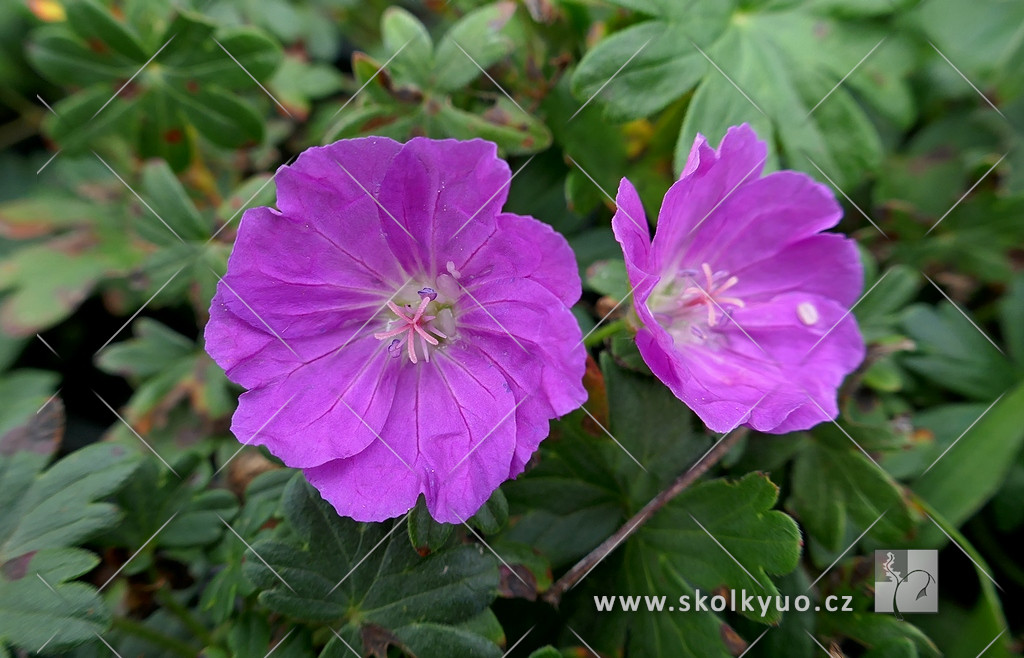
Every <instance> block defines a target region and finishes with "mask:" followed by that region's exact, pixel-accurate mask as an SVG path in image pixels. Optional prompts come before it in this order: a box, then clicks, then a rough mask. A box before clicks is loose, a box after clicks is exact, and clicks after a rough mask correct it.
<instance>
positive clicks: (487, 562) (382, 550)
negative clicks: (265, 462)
mask: <svg viewBox="0 0 1024 658" xmlns="http://www.w3.org/2000/svg"><path fill="white" fill-rule="evenodd" d="M282 506H283V510H282V511H283V513H284V516H285V519H286V520H287V523H288V526H287V528H288V532H287V533H279V534H278V536H277V537H275V538H274V539H267V540H263V541H260V542H258V543H257V544H255V545H254V546H253V552H254V553H255V554H256V555H257V556H259V558H260V559H258V560H255V561H253V560H250V561H248V562H247V563H246V567H245V573H246V575H247V576H248V577H249V578H250V579H251V580H252V581H253V583H255V584H256V586H257V587H258V588H260V589H261V590H263V591H262V593H261V594H260V601H261V602H263V603H264V604H265V605H266V606H267V607H268V608H269V609H271V610H274V611H276V612H279V613H281V614H283V615H287V616H289V617H292V618H295V619H299V620H305V621H312V622H319V623H325V624H328V625H330V626H331V628H333V629H334V630H335V632H336V633H337V634H338V635H339V637H336V638H334V639H331V640H330V642H329V643H328V645H327V647H326V649H325V652H330V651H335V652H341V651H342V650H343V649H344V642H348V643H349V644H352V645H359V644H360V643H361V644H362V645H363V646H365V647H366V648H367V649H368V650H377V649H378V648H381V647H386V646H389V645H395V646H400V647H405V648H407V650H409V651H412V652H413V653H414V654H415V655H420V656H442V655H450V654H445V653H443V652H444V651H445V650H446V648H447V650H448V651H455V652H456V653H459V652H460V651H464V652H467V653H465V654H462V653H459V655H495V656H500V655H501V652H500V651H499V650H498V648H497V646H496V645H494V644H493V643H492V642H490V641H489V640H487V639H486V638H483V637H481V636H480V635H478V634H476V633H474V632H472V631H467V630H463V629H460V628H457V625H458V624H459V623H461V622H465V621H466V620H468V619H470V618H472V617H473V616H474V615H476V614H479V613H480V612H482V611H483V610H485V609H486V607H487V605H488V604H489V603H490V602H491V601H492V600H493V598H494V595H495V593H496V590H497V585H498V571H497V567H496V565H495V562H494V561H493V559H491V557H490V555H489V554H487V553H486V552H485V549H484V548H483V547H480V546H469V545H466V546H459V547H455V548H453V549H451V550H448V551H444V552H442V553H438V554H435V555H430V556H427V557H420V556H419V555H417V553H416V551H414V550H413V549H412V547H410V546H409V543H408V541H407V540H406V539H405V538H404V537H402V536H401V533H398V532H396V530H397V529H398V528H399V527H400V525H401V523H399V524H397V525H394V526H393V527H391V528H390V529H389V528H388V527H387V526H386V525H385V524H368V523H356V522H354V521H351V520H349V519H344V518H340V517H338V515H337V514H336V513H335V511H334V509H333V508H332V507H331V506H330V505H329V504H328V503H327V502H325V501H324V500H323V499H321V498H320V495H319V494H318V493H317V492H316V490H315V489H313V488H312V487H311V486H309V484H307V483H306V481H305V479H304V478H302V477H301V476H296V477H294V478H293V479H292V480H291V482H290V483H289V484H288V487H287V488H286V490H285V493H284V497H283V501H282ZM343 639H344V642H343ZM328 655H331V654H328Z"/></svg>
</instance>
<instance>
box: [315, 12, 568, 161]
mask: <svg viewBox="0 0 1024 658" xmlns="http://www.w3.org/2000/svg"><path fill="white" fill-rule="evenodd" d="M515 9H516V8H515V5H514V4H513V3H511V2H498V3H495V4H491V5H487V6H484V7H481V8H479V9H477V10H475V11H472V12H470V13H468V14H467V15H465V16H463V17H462V18H461V19H460V20H458V21H456V22H455V23H454V24H453V25H452V26H451V28H450V29H449V31H448V32H446V33H445V34H444V36H443V37H442V38H441V39H440V40H439V41H438V43H437V45H436V47H435V46H434V44H433V42H432V40H431V37H430V34H429V32H428V31H427V29H426V27H424V25H423V24H422V23H421V22H420V21H419V20H418V19H417V18H416V17H415V16H413V15H412V14H410V13H409V12H408V11H406V10H404V9H400V8H398V7H392V8H390V9H389V10H388V11H386V12H385V13H384V16H383V18H382V21H381V32H382V38H383V45H384V47H385V49H386V51H387V52H388V59H387V60H386V61H387V67H385V64H384V63H382V62H380V61H378V60H377V59H375V58H373V57H371V56H370V55H367V54H365V53H361V52H356V53H355V54H354V55H353V58H352V69H353V72H354V74H355V78H356V82H357V83H359V86H360V89H364V90H365V91H364V94H363V95H361V97H359V100H358V101H357V103H356V105H355V106H354V107H353V108H352V109H351V110H348V111H344V112H343V110H346V109H347V108H346V106H347V105H348V103H347V102H346V104H345V105H344V106H342V108H340V109H339V110H338V111H337V112H336V113H335V114H338V113H341V116H340V117H338V118H337V119H336V120H335V117H334V116H333V115H332V116H331V117H330V120H332V121H333V123H331V124H330V126H329V127H328V128H327V130H326V133H325V136H324V140H325V141H334V140H336V139H341V138H345V137H356V136H360V135H383V136H386V137H393V138H395V139H400V140H404V139H407V138H408V137H410V136H413V135H426V136H428V137H455V138H457V139H472V138H474V137H480V138H483V139H488V140H490V141H492V142H495V143H496V144H497V145H498V147H499V148H500V149H501V150H502V152H504V153H508V154H519V153H535V152H537V151H542V150H544V149H545V148H547V147H548V146H549V145H550V143H551V134H550V132H549V131H548V129H547V127H546V126H545V125H544V123H542V122H541V121H539V120H537V119H536V118H535V117H534V116H533V115H532V114H530V113H529V112H527V111H526V110H525V109H523V107H522V105H521V104H520V103H519V102H518V101H516V100H514V98H513V97H510V96H506V95H505V94H507V92H505V91H504V89H503V88H501V87H500V86H499V88H498V89H497V90H494V91H496V92H497V94H496V96H495V97H494V100H493V102H491V103H487V104H479V103H477V104H475V106H474V107H473V108H472V109H471V110H469V111H467V110H466V109H462V108H461V107H460V106H459V105H458V104H456V102H455V96H459V95H460V94H459V92H461V91H462V90H463V89H464V88H465V87H466V86H467V85H469V84H470V83H472V82H473V81H474V80H475V79H477V78H478V77H480V76H481V75H485V76H486V77H490V74H489V73H487V69H489V68H491V67H492V66H494V65H496V64H497V63H498V62H500V61H501V60H502V59H504V58H506V57H507V56H509V55H510V54H511V53H512V50H513V49H514V47H515V43H514V42H513V41H512V40H511V39H510V38H509V37H508V36H507V35H506V34H505V32H504V31H505V27H506V25H507V24H508V23H509V21H510V19H511V18H512V15H513V13H514V12H515ZM491 80H493V78H491Z"/></svg>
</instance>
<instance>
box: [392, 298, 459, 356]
mask: <svg viewBox="0 0 1024 658" xmlns="http://www.w3.org/2000/svg"><path fill="white" fill-rule="evenodd" d="M417 294H418V295H419V297H420V303H419V306H417V307H416V308H415V309H413V308H412V305H411V304H410V305H406V306H405V308H403V307H401V306H399V305H398V304H396V303H394V302H393V301H388V308H389V309H390V310H391V312H392V313H393V314H394V315H395V317H394V319H392V320H391V321H389V322H388V326H387V329H386V330H384V331H381V332H378V333H375V334H374V335H373V337H374V338H376V339H377V340H387V339H389V338H390V339H391V344H390V345H388V352H390V353H391V355H392V356H393V357H396V358H397V357H399V356H401V354H402V352H403V350H404V351H405V353H406V354H408V355H409V361H411V362H412V363H419V360H420V359H421V358H422V359H423V360H424V361H426V362H428V363H429V362H430V352H431V351H433V350H434V349H435V348H436V347H437V346H438V345H440V341H439V340H438V339H439V338H440V339H448V338H450V337H451V336H452V331H453V330H454V322H453V320H452V312H451V309H449V308H442V307H440V306H439V305H438V304H437V303H436V301H435V300H437V291H435V290H434V289H433V288H422V289H421V290H419V291H418V292H417ZM432 307H433V308H432ZM428 313H433V315H428ZM442 327H443V328H444V329H442ZM445 330H447V332H446V331H445Z"/></svg>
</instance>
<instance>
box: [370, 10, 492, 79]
mask: <svg viewBox="0 0 1024 658" xmlns="http://www.w3.org/2000/svg"><path fill="white" fill-rule="evenodd" d="M381 39H382V41H383V42H384V47H385V48H387V50H388V51H389V52H391V53H392V56H393V57H394V59H393V60H392V63H391V65H390V68H391V70H393V71H394V72H395V74H396V75H398V76H400V77H404V78H408V79H409V80H410V81H413V82H415V83H417V84H418V85H420V86H426V85H427V84H428V83H429V78H430V71H431V70H432V69H433V67H434V55H433V50H434V44H433V41H432V40H431V39H430V34H429V33H428V32H427V28H426V27H424V26H423V23H421V22H420V21H419V19H418V18H416V17H415V16H413V15H412V14H411V13H410V12H408V11H406V10H405V9H402V8H401V7H388V8H387V9H386V10H385V11H384V15H383V17H382V18H381ZM396 53H397V54H396ZM473 77H476V76H475V75H474V76H473ZM470 80H472V78H470ZM467 82H468V81H467Z"/></svg>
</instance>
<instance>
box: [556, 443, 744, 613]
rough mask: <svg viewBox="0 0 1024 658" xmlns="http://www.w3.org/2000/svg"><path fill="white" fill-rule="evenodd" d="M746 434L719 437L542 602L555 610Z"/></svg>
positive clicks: (575, 568) (576, 565)
mask: <svg viewBox="0 0 1024 658" xmlns="http://www.w3.org/2000/svg"><path fill="white" fill-rule="evenodd" d="M749 431H750V430H748V429H747V428H745V427H740V428H737V429H736V430H733V431H732V432H731V433H730V434H727V435H726V436H724V437H722V439H720V440H719V442H718V443H717V444H715V445H714V446H713V447H712V448H711V450H709V451H708V452H707V453H706V454H705V455H704V456H703V457H701V458H700V459H699V460H698V461H697V462H696V463H694V464H693V466H691V467H690V468H689V469H687V470H686V471H685V472H684V473H682V474H681V475H680V476H679V477H677V478H676V479H675V481H674V482H672V484H671V485H669V487H668V488H667V489H665V490H664V491H662V492H661V493H659V494H658V495H657V496H655V497H654V498H652V499H651V500H650V502H648V503H647V504H646V505H644V506H643V508H641V509H640V511H639V512H637V513H636V514H634V515H633V517H632V518H631V519H629V520H628V521H626V523H625V524H624V525H623V526H622V527H621V528H619V529H618V530H616V531H615V533H614V534H613V535H611V536H610V537H608V539H605V540H604V541H603V542H601V545H600V546H598V547H597V548H595V549H594V550H592V551H590V553H588V554H587V555H586V556H584V557H583V559H582V560H580V561H579V562H577V563H576V564H575V565H574V566H573V568H572V569H569V571H567V572H566V573H565V575H563V576H562V577H561V578H559V579H558V581H557V582H556V583H555V584H554V585H552V586H551V587H550V588H549V589H548V591H547V592H545V593H544V597H543V598H544V600H545V601H547V602H548V603H550V604H551V605H553V606H555V607H557V606H558V604H559V602H560V601H561V600H562V596H563V595H564V594H565V593H566V592H567V591H569V589H571V588H572V587H573V586H574V585H576V583H578V582H579V581H580V580H581V579H582V578H583V577H584V576H586V575H587V574H588V573H590V572H591V571H592V570H593V569H594V567H596V566H597V565H598V563H599V562H600V561H601V560H603V559H605V558H606V557H608V554H609V553H611V552H612V551H613V550H615V549H616V547H618V545H619V544H621V543H622V542H623V541H625V540H626V539H627V538H629V537H630V535H632V534H633V533H634V532H636V530H637V528H639V527H640V526H642V525H643V524H644V523H646V522H647V520H648V519H650V518H651V517H652V516H654V514H655V513H656V512H657V511H658V510H660V509H661V508H662V507H664V506H665V505H667V504H668V502H669V501H670V500H672V499H673V498H675V497H676V496H678V495H679V494H680V493H682V491H683V490H684V489H686V488H687V487H689V486H690V485H691V484H693V483H694V482H695V481H696V480H697V478H699V477H700V476H701V475H704V473H706V472H707V471H708V469H710V468H711V467H712V466H714V465H715V464H717V463H718V462H719V461H720V460H721V459H722V457H724V456H725V455H726V453H728V452H729V451H730V450H731V449H732V447H733V446H734V445H736V443H737V442H739V441H740V440H741V439H743V437H745V436H746V435H747V433H748V432H749Z"/></svg>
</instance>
